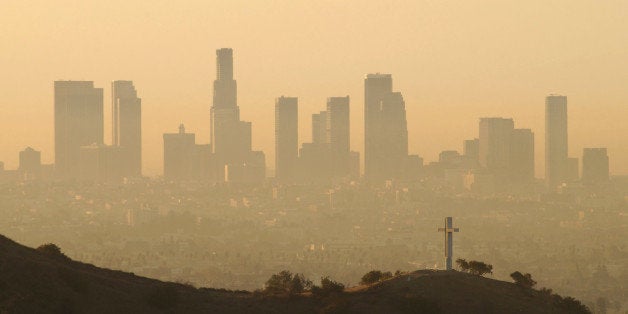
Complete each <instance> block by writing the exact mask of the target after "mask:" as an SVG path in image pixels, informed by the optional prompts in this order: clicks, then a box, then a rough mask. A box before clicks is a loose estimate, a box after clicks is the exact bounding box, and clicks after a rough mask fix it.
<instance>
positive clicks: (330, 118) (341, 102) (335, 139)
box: [326, 96, 351, 177]
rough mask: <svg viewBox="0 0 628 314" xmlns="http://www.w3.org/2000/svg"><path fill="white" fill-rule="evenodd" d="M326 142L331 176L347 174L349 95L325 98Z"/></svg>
mask: <svg viewBox="0 0 628 314" xmlns="http://www.w3.org/2000/svg"><path fill="white" fill-rule="evenodd" d="M326 125H327V141H326V142H327V143H329V153H330V159H331V160H330V161H331V164H330V168H331V169H330V170H331V173H332V175H333V176H336V177H344V176H347V175H349V173H350V171H351V169H350V165H349V162H350V161H349V152H350V150H349V146H350V145H349V143H350V140H349V136H350V135H349V96H346V97H329V98H327V123H326Z"/></svg>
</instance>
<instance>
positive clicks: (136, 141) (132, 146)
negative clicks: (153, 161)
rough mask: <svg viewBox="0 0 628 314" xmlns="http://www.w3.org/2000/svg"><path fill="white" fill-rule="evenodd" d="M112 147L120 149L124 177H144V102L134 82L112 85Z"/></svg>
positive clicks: (113, 83)
mask: <svg viewBox="0 0 628 314" xmlns="http://www.w3.org/2000/svg"><path fill="white" fill-rule="evenodd" d="M111 99H112V105H111V107H112V120H113V127H112V130H113V134H112V145H113V146H116V147H119V150H120V158H121V160H120V165H121V167H122V169H121V173H122V175H123V176H131V177H139V176H141V175H142V100H141V99H140V98H138V97H137V91H136V90H135V86H133V82H132V81H114V82H112V83H111Z"/></svg>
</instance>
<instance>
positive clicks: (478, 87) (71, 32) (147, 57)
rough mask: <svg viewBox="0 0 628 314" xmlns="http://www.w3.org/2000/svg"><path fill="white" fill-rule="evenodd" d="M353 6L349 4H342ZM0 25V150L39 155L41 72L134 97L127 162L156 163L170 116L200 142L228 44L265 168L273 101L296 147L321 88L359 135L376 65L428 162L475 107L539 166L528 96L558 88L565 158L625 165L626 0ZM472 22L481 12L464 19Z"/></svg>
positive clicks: (251, 7) (70, 12) (339, 7)
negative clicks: (389, 81)
mask: <svg viewBox="0 0 628 314" xmlns="http://www.w3.org/2000/svg"><path fill="white" fill-rule="evenodd" d="M357 8H359V9H357ZM0 12H2V13H0V17H1V18H2V20H3V21H4V22H5V25H8V27H5V28H4V30H3V31H0V40H2V42H3V43H4V44H3V49H2V50H0V56H2V57H1V58H0V69H2V72H3V73H4V75H3V76H2V78H0V86H2V87H0V92H1V93H2V95H3V97H2V100H1V102H0V107H1V108H2V109H3V110H2V115H0V117H1V118H0V125H2V132H1V133H0V134H1V135H0V139H1V140H0V160H1V161H4V162H5V165H6V168H7V169H13V168H17V164H18V162H17V160H18V152H19V151H20V150H22V149H24V148H25V147H26V146H32V147H34V148H35V149H37V150H41V151H42V162H44V163H52V162H53V161H54V138H53V130H54V124H53V121H54V120H53V103H54V99H53V81H55V80H61V79H63V80H90V81H94V83H95V86H96V87H99V88H103V89H104V94H105V98H104V103H105V142H106V143H111V81H113V80H133V82H134V84H135V87H136V88H137V91H138V96H139V97H140V98H142V107H143V110H142V114H143V117H142V122H143V123H142V124H143V126H142V128H143V134H142V140H143V169H144V173H145V174H147V175H158V174H161V173H162V157H163V140H162V134H163V133H172V132H176V130H177V126H178V125H179V123H184V124H185V125H186V129H187V130H188V132H191V133H196V136H197V142H198V143H209V132H210V131H209V130H210V125H209V124H210V123H209V121H210V118H209V108H210V106H211V103H212V98H211V97H212V82H213V80H214V79H215V50H216V49H218V48H221V47H230V48H233V49H234V68H235V69H234V72H235V79H236V80H237V82H238V104H239V106H240V110H241V116H242V119H243V120H246V121H251V122H252V123H253V148H254V149H256V150H260V149H261V150H263V151H264V152H265V153H266V156H267V160H266V165H267V167H268V168H274V101H275V98H276V97H279V96H281V95H285V96H294V97H298V98H299V142H300V143H302V142H307V141H309V140H310V136H311V132H310V125H311V114H313V113H316V112H319V111H321V110H324V108H325V101H326V99H327V97H331V96H346V95H349V96H350V97H351V148H352V149H353V150H357V151H360V153H361V158H363V145H364V134H363V133H364V121H363V119H364V117H363V114H364V90H363V88H364V86H363V78H364V75H365V74H367V73H375V72H381V73H390V74H392V75H393V84H394V89H395V90H397V91H400V92H402V93H403V95H404V99H405V102H406V110H407V120H408V139H409V152H410V153H411V154H419V155H420V156H422V157H423V158H424V159H425V162H426V163H427V162H430V161H434V160H437V159H438V153H439V152H440V151H442V150H451V149H455V150H458V151H462V141H463V140H465V139H470V138H474V137H477V136H478V119H479V118H480V117H493V116H501V117H506V118H513V119H514V121H515V126H516V127H517V128H531V129H532V131H533V132H534V133H535V138H536V140H535V155H536V159H535V162H536V163H535V165H536V176H537V177H543V174H544V170H543V169H544V158H543V156H544V132H545V130H544V129H545V128H544V122H545V119H544V98H545V96H546V95H548V94H551V93H558V94H562V95H566V96H567V97H568V101H569V103H568V108H569V155H570V156H571V157H578V158H581V157H582V148H584V147H607V148H608V154H609V158H610V172H611V174H628V164H626V163H622V162H621V161H622V160H628V147H627V146H626V144H625V143H624V141H623V138H622V137H621V136H620V135H621V134H628V124H626V123H625V117H627V116H628V107H627V106H625V105H626V102H628V89H626V83H627V82H628V34H627V33H626V32H625V29H628V19H627V18H628V3H625V2H620V1H615V2H604V3H599V2H594V1H534V2H526V3H525V4H522V3H519V2H515V1H474V2H473V3H471V2H464V3H458V2H457V1H439V2H432V1H388V2H370V1H369V2H364V1H359V2H358V1H344V2H342V3H338V2H335V1H318V2H315V3H314V2H311V3H310V2H301V1H275V2H273V3H272V4H267V3H257V2H250V1H213V2H212V3H211V4H210V3H206V2H205V1H186V2H185V3H184V4H172V3H171V2H167V1H152V2H151V5H146V4H145V2H143V1H121V0H116V1H108V2H106V3H82V2H75V1H57V2H54V3H51V2H47V1H31V2H28V3H26V2H23V1H11V0H9V1H5V2H4V3H3V4H0ZM479 17H481V18H479Z"/></svg>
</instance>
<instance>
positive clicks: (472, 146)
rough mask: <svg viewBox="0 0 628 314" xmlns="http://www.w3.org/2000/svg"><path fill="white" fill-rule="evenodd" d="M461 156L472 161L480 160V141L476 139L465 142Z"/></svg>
mask: <svg viewBox="0 0 628 314" xmlns="http://www.w3.org/2000/svg"><path fill="white" fill-rule="evenodd" d="M462 154H463V155H464V156H466V157H468V158H470V159H472V160H475V161H478V160H479V159H480V140H479V139H477V138H474V139H472V140H465V141H464V143H463V148H462Z"/></svg>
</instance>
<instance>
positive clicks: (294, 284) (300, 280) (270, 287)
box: [264, 270, 312, 295]
mask: <svg viewBox="0 0 628 314" xmlns="http://www.w3.org/2000/svg"><path fill="white" fill-rule="evenodd" d="M311 287H312V281H310V280H309V279H307V278H305V277H304V276H303V274H294V275H293V274H292V273H291V272H290V271H287V270H283V271H281V272H279V273H277V274H274V275H272V276H270V278H269V279H268V281H266V287H265V288H264V292H265V293H270V294H288V295H292V294H297V293H302V292H304V291H306V290H310V288H311Z"/></svg>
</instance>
